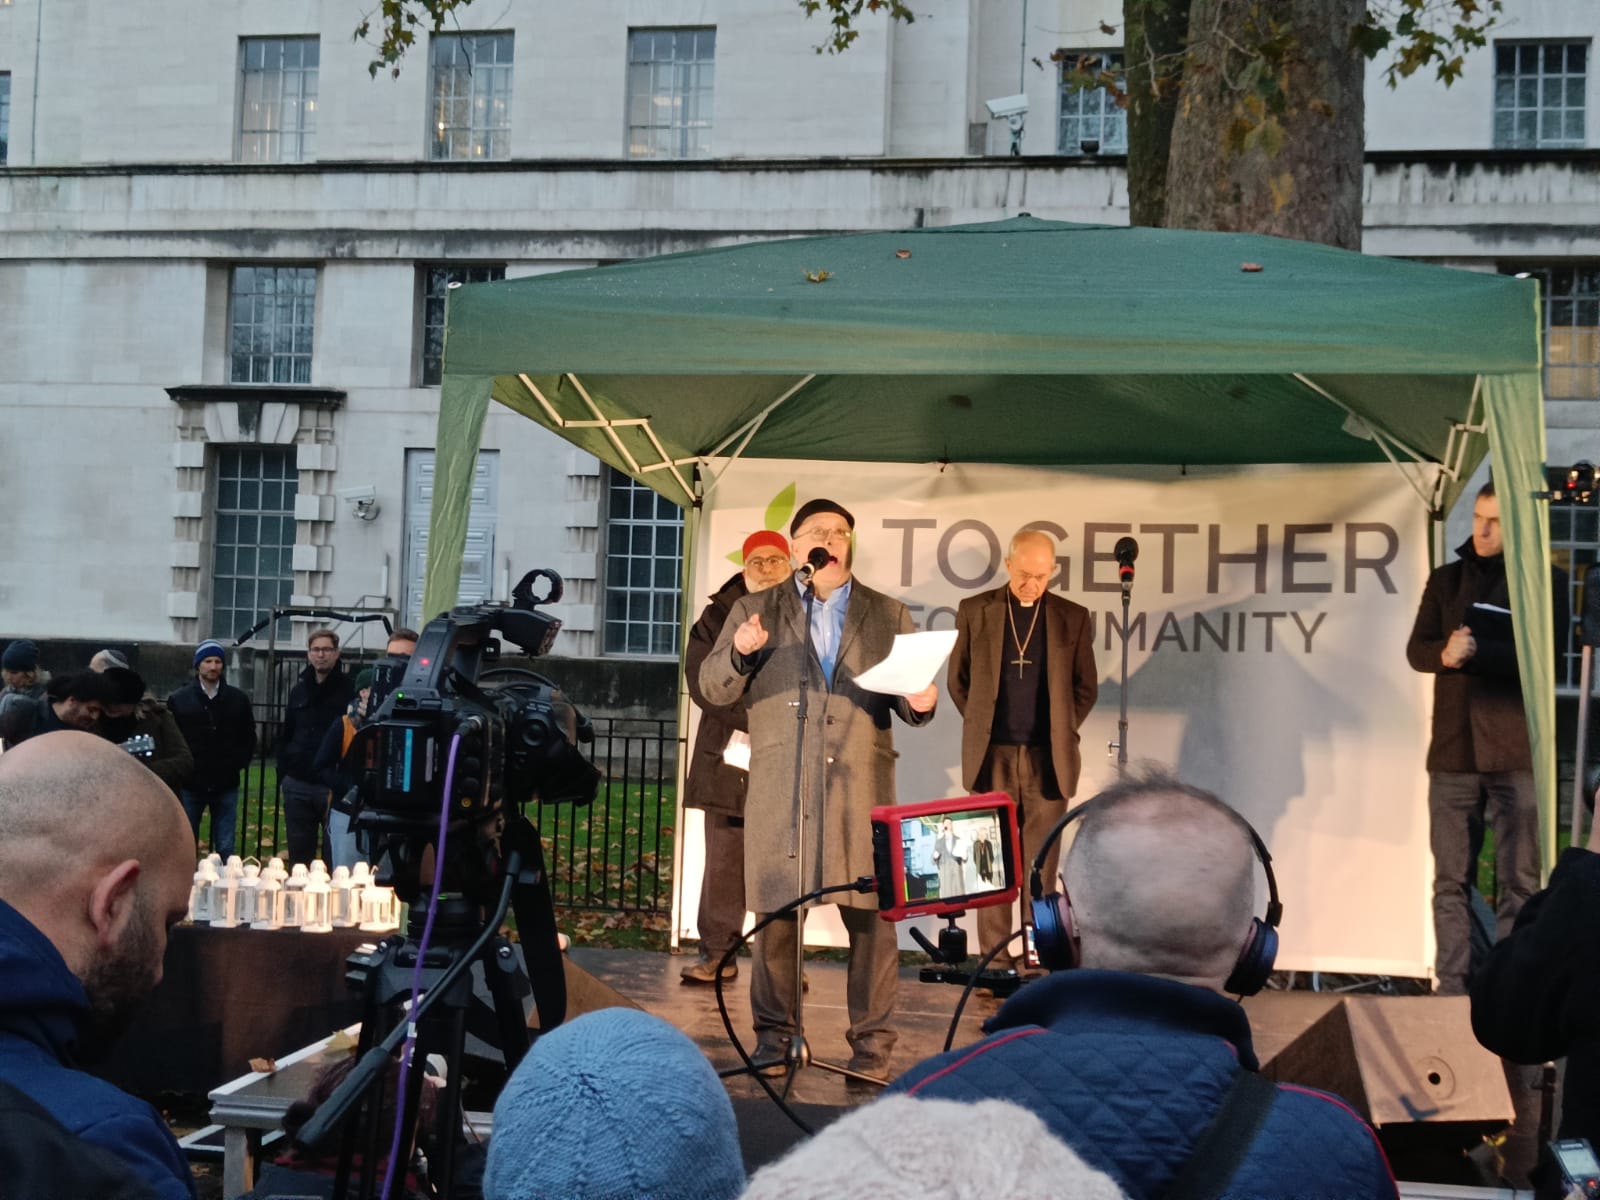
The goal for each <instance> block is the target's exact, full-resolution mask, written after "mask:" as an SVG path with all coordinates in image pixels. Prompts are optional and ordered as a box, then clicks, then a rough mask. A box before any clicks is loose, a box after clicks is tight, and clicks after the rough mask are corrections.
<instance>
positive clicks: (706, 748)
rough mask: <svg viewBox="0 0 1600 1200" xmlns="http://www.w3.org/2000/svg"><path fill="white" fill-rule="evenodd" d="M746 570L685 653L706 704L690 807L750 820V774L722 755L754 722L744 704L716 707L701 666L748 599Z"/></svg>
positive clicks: (694, 690)
mask: <svg viewBox="0 0 1600 1200" xmlns="http://www.w3.org/2000/svg"><path fill="white" fill-rule="evenodd" d="M749 594H750V589H749V588H747V587H746V586H745V582H744V574H743V572H741V573H739V574H737V575H735V576H734V577H733V578H732V579H730V580H728V581H727V582H726V583H724V584H723V585H722V586H721V587H720V588H718V589H717V592H716V594H715V595H714V596H712V597H711V603H710V604H707V605H706V607H705V611H703V612H702V613H701V614H700V619H699V620H698V621H696V622H695V623H694V628H693V629H691V630H690V631H689V644H688V647H687V648H686V649H685V650H684V652H683V664H684V665H683V674H684V679H683V681H684V683H685V684H686V685H687V686H688V688H689V695H690V696H692V697H694V702H695V703H696V704H698V705H699V706H700V726H699V728H698V730H696V732H695V735H694V750H693V751H692V752H691V753H690V755H689V780H688V785H687V787H686V789H685V794H684V800H683V802H684V803H685V804H687V805H688V806H689V807H690V808H703V809H705V810H706V811H707V812H719V813H724V814H726V815H727V816H730V817H742V816H744V796H745V786H746V784H747V783H748V782H749V773H748V772H746V771H741V770H740V769H739V768H738V767H730V766H729V765H728V764H727V763H725V762H723V761H722V751H723V749H724V748H726V746H727V745H728V738H729V737H731V736H732V735H733V733H734V731H735V730H748V729H749V728H750V718H749V716H748V715H747V714H746V713H745V709H744V701H743V699H740V700H739V702H738V703H736V704H731V705H726V706H723V705H716V704H712V703H711V702H710V701H708V700H707V699H706V697H705V693H704V692H703V691H702V690H701V688H700V664H701V663H703V662H705V660H706V655H708V654H710V653H711V648H712V647H713V646H715V645H716V644H717V635H718V634H720V633H721V632H722V627H723V625H724V624H726V623H727V620H728V613H729V612H730V611H731V610H732V608H733V605H734V602H735V601H737V600H738V599H739V598H740V597H742V596H748V595H749Z"/></svg>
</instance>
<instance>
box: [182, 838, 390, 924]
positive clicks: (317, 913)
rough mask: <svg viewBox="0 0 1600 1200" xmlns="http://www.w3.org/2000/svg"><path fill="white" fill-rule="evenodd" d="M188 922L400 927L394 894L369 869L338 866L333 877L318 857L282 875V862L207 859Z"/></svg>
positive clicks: (197, 877)
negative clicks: (308, 865) (263, 864)
mask: <svg viewBox="0 0 1600 1200" xmlns="http://www.w3.org/2000/svg"><path fill="white" fill-rule="evenodd" d="M189 920H190V921H191V922H193V923H194V924H196V925H210V926H211V927H212V928H213V929H299V930H302V931H304V932H306V933H328V932H330V931H331V930H334V929H355V928H360V929H361V930H362V931H364V932H369V933H390V932H393V931H394V930H396V929H398V928H400V913H399V904H398V902H397V901H396V900H395V895H394V889H393V888H392V887H385V886H383V885H381V884H379V883H378V882H377V880H376V879H375V878H374V876H373V874H372V868H371V867H370V866H369V865H368V864H366V863H357V864H356V865H355V867H354V868H353V869H352V868H349V867H344V866H337V867H335V868H334V869H333V874H332V875H331V876H330V875H329V874H328V868H327V866H326V865H325V864H324V863H323V861H322V860H321V859H320V858H319V859H316V860H314V861H313V862H312V864H311V869H310V870H309V871H308V870H307V869H306V865H305V864H304V863H295V865H294V869H293V870H292V871H289V870H285V869H284V866H283V860H282V859H281V858H273V859H271V860H270V861H269V862H268V863H267V865H266V866H264V867H263V866H262V865H261V864H260V863H258V862H254V861H251V862H245V861H244V860H243V859H241V858H240V857H239V856H238V855H237V854H235V855H232V856H230V857H229V859H228V861H227V862H226V863H224V862H223V861H222V856H221V855H218V854H211V855H208V856H206V857H205V858H202V859H201V860H200V865H199V867H198V868H197V869H196V871H195V873H194V886H193V888H192V889H191V890H190V892H189Z"/></svg>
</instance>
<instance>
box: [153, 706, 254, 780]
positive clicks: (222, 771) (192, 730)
mask: <svg viewBox="0 0 1600 1200" xmlns="http://www.w3.org/2000/svg"><path fill="white" fill-rule="evenodd" d="M167 710H168V711H169V712H171V713H172V716H173V719H174V720H176V721H177V722H178V728H179V729H180V730H182V731H183V737H184V740H185V741H186V742H188V743H189V750H190V752H191V753H193V755H194V770H193V771H192V772H190V775H189V786H190V787H192V788H195V789H197V790H200V791H231V790H232V789H234V788H236V787H238V786H239V772H240V771H242V770H244V769H245V768H246V767H247V766H249V765H250V756H251V755H252V754H254V753H255V752H256V718H255V712H254V711H253V709H252V708H251V706H250V697H249V696H247V695H246V694H245V693H244V692H242V691H240V690H239V689H238V688H236V687H233V686H232V685H231V684H227V683H219V684H218V685H217V696H216V699H215V700H213V699H212V698H211V697H210V696H207V695H206V692H205V689H204V688H202V687H201V686H200V681H199V680H198V679H196V680H194V681H192V682H190V683H188V684H186V685H184V686H183V687H181V688H179V689H178V690H177V691H175V692H173V693H172V695H170V696H168V697H167Z"/></svg>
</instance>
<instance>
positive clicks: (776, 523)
mask: <svg viewBox="0 0 1600 1200" xmlns="http://www.w3.org/2000/svg"><path fill="white" fill-rule="evenodd" d="M792 516H794V484H792V483H791V484H790V485H789V486H788V487H786V488H784V489H783V491H781V492H779V493H778V494H777V495H776V496H774V497H773V498H772V503H771V504H769V505H767V519H766V522H765V524H763V525H762V528H763V529H776V530H777V531H778V532H779V533H782V532H783V527H784V526H785V525H787V524H788V523H789V518H790V517H792Z"/></svg>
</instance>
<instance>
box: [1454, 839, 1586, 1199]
mask: <svg viewBox="0 0 1600 1200" xmlns="http://www.w3.org/2000/svg"><path fill="white" fill-rule="evenodd" d="M1471 994H1472V1031H1473V1033H1475V1034H1476V1035H1477V1037H1478V1040H1479V1041H1480V1042H1482V1043H1483V1044H1484V1045H1485V1046H1486V1047H1488V1048H1489V1049H1490V1050H1492V1051H1494V1053H1496V1054H1499V1055H1501V1056H1502V1057H1504V1058H1508V1059H1510V1060H1511V1061H1512V1062H1517V1063H1543V1062H1549V1061H1550V1060H1551V1059H1556V1058H1565V1059H1566V1060H1567V1069H1566V1072H1565V1075H1564V1080H1563V1083H1562V1085H1561V1088H1562V1090H1561V1127H1560V1129H1559V1130H1558V1131H1557V1135H1556V1136H1558V1137H1563V1138H1588V1139H1589V1141H1590V1143H1591V1144H1592V1145H1595V1146H1600V822H1597V821H1592V822H1591V824H1590V826H1589V837H1588V840H1587V842H1586V843H1585V844H1584V845H1583V846H1582V847H1578V846H1573V847H1570V848H1569V849H1567V850H1564V851H1562V854H1561V858H1560V859H1559V860H1558V861H1557V862H1556V869H1555V870H1554V871H1552V872H1551V874H1550V886H1549V887H1547V888H1545V889H1544V890H1543V891H1542V892H1536V893H1535V894H1534V895H1533V896H1532V897H1531V898H1530V899H1529V900H1528V902H1527V903H1526V904H1525V905H1523V907H1522V911H1521V912H1520V913H1518V914H1517V920H1516V924H1515V925H1513V926H1512V928H1511V932H1510V933H1509V934H1508V935H1507V936H1506V937H1504V938H1502V939H1501V940H1500V941H1499V942H1498V943H1496V945H1495V947H1494V949H1492V950H1491V951H1489V956H1488V958H1487V959H1486V960H1485V962H1484V964H1483V969H1482V970H1481V971H1480V972H1479V974H1478V976H1477V977H1476V978H1475V979H1474V980H1473V982H1472V993H1471ZM1542 1194H1543V1193H1541V1195H1542Z"/></svg>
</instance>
